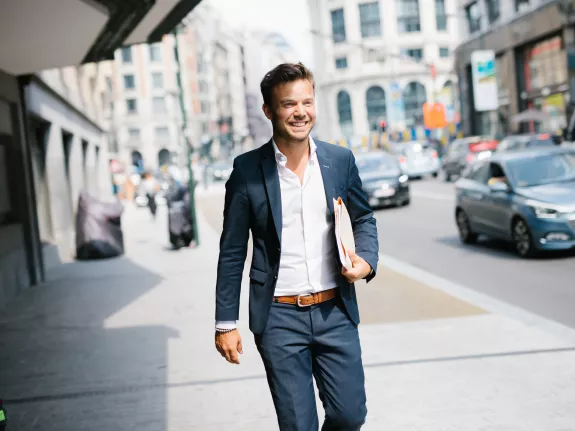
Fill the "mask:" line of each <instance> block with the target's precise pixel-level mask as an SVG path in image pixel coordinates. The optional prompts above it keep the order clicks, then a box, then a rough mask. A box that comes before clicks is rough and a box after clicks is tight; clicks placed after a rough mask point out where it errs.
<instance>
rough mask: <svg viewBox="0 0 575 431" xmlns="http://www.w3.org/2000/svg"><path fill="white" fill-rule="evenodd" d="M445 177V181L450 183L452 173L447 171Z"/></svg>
mask: <svg viewBox="0 0 575 431" xmlns="http://www.w3.org/2000/svg"><path fill="white" fill-rule="evenodd" d="M444 178H445V182H446V183H450V182H451V174H449V173H447V172H446V173H445V177H444Z"/></svg>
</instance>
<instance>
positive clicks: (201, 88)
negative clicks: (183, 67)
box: [199, 81, 208, 94]
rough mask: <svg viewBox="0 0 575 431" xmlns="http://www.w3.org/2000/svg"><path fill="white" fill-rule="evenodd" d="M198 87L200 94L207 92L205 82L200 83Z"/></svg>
mask: <svg viewBox="0 0 575 431" xmlns="http://www.w3.org/2000/svg"><path fill="white" fill-rule="evenodd" d="M199 87H200V88H199V90H200V93H202V94H205V93H207V92H208V83H207V82H206V81H200V83H199Z"/></svg>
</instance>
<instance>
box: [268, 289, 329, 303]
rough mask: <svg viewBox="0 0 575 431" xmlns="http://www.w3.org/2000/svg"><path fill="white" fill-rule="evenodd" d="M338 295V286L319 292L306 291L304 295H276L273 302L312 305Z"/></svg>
mask: <svg viewBox="0 0 575 431" xmlns="http://www.w3.org/2000/svg"><path fill="white" fill-rule="evenodd" d="M336 296H337V287H334V288H333V289H329V290H324V291H323V292H317V293H305V294H303V295H292V296H274V299H273V302H279V303H281V304H292V305H297V306H299V307H311V306H312V305H316V304H321V303H322V302H325V301H329V300H330V299H333V298H335V297H336Z"/></svg>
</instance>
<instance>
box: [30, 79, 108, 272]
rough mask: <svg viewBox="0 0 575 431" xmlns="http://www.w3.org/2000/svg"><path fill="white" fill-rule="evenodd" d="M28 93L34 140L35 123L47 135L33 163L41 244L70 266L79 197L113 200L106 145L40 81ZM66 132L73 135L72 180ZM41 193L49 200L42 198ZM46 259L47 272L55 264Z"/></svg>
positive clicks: (97, 130) (96, 130) (100, 134)
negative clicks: (83, 193) (54, 248)
mask: <svg viewBox="0 0 575 431" xmlns="http://www.w3.org/2000/svg"><path fill="white" fill-rule="evenodd" d="M25 94H26V105H27V109H28V113H29V115H30V117H31V120H32V122H31V129H30V131H29V133H30V135H31V136H32V135H33V134H34V130H33V124H38V125H40V124H43V125H44V127H45V130H46V133H45V135H44V138H45V140H44V142H36V143H35V144H36V145H40V146H43V147H44V153H43V160H42V158H41V157H39V156H40V153H37V155H36V156H35V157H34V158H33V165H34V166H35V172H36V181H35V186H36V191H37V193H38V194H39V199H38V209H37V211H38V216H39V218H41V219H43V221H42V222H41V223H43V224H44V225H45V227H44V231H43V238H42V239H43V240H44V241H45V242H46V243H49V244H53V245H56V246H57V247H58V251H59V256H58V257H59V259H62V260H64V261H67V260H70V259H72V258H73V257H74V256H75V231H74V224H75V212H76V208H77V205H78V197H79V194H80V192H81V191H82V190H84V189H85V190H87V191H88V192H90V193H91V194H94V195H96V196H101V197H104V196H109V189H110V187H109V186H108V187H104V186H105V185H106V184H109V181H106V178H108V169H107V155H106V154H107V151H106V141H105V140H104V139H103V138H104V134H103V131H102V129H100V128H99V127H98V126H97V125H96V124H94V123H92V122H91V121H90V120H89V119H88V118H87V117H85V116H84V115H83V114H82V113H81V112H79V111H77V110H76V109H74V108H73V107H72V106H71V105H69V104H67V103H66V102H65V101H64V100H62V99H60V98H59V97H58V96H57V94H55V93H54V92H53V91H51V89H50V88H49V87H47V86H46V85H43V84H41V81H39V80H33V81H32V82H31V83H30V84H29V85H28V86H27V87H26V91H25ZM63 132H66V133H68V134H70V135H71V145H70V151H69V165H68V166H69V175H66V162H65V161H66V157H65V150H64V144H63ZM31 145H34V140H32V142H31ZM97 149H98V150H97ZM42 191H43V192H44V193H46V194H47V195H46V196H43V197H42ZM46 224H47V226H46ZM46 251H47V252H48V251H49V248H47V249H46ZM45 259H46V261H45V265H46V268H47V269H50V268H51V267H52V266H53V265H55V264H56V263H57V260H55V259H54V257H51V256H49V255H45Z"/></svg>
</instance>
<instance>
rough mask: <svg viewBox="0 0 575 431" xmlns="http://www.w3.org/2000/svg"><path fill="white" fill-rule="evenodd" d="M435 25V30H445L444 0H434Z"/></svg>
mask: <svg viewBox="0 0 575 431" xmlns="http://www.w3.org/2000/svg"><path fill="white" fill-rule="evenodd" d="M435 25H436V27H437V31H446V30H447V14H446V13H445V0H435Z"/></svg>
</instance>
